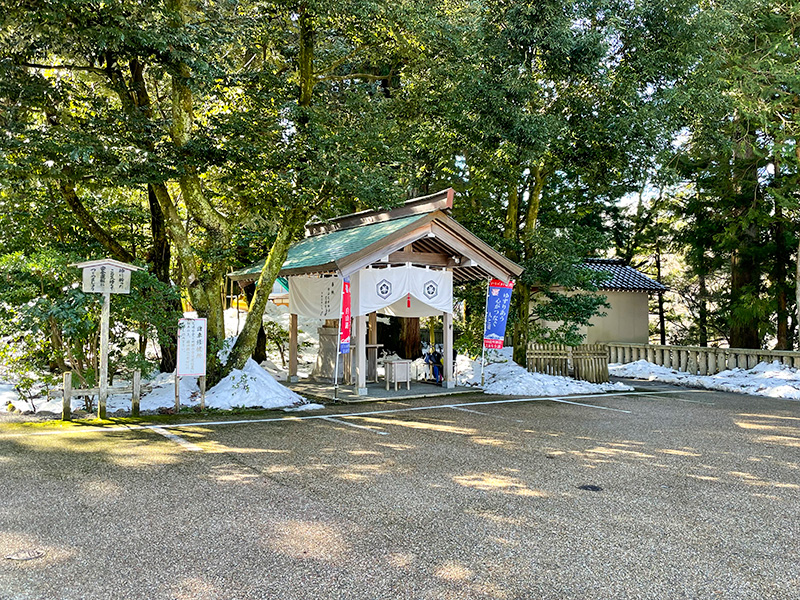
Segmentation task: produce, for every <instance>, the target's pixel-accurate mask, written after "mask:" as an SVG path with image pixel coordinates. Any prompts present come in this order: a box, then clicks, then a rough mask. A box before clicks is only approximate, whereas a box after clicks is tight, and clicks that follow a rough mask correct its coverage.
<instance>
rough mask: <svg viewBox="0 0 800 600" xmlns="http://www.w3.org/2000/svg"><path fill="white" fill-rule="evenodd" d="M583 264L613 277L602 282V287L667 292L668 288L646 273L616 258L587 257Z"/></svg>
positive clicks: (617, 289)
mask: <svg viewBox="0 0 800 600" xmlns="http://www.w3.org/2000/svg"><path fill="white" fill-rule="evenodd" d="M583 264H585V265H586V266H587V267H589V268H590V269H592V270H593V271H598V272H600V273H609V274H610V275H611V278H610V279H608V280H606V281H604V282H603V283H602V284H600V289H602V290H609V291H623V292H665V291H667V288H666V287H665V286H663V285H661V284H660V283H658V282H657V281H653V280H652V279H650V278H649V277H648V276H647V275H645V274H644V273H642V272H640V271H637V270H636V269H634V268H633V267H629V266H627V265H626V264H625V263H624V262H623V261H621V260H619V259H616V258H585V259H584V260H583Z"/></svg>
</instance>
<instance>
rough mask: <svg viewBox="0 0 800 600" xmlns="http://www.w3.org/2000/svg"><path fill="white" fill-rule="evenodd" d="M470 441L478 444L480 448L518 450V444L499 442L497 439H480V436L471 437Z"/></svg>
mask: <svg viewBox="0 0 800 600" xmlns="http://www.w3.org/2000/svg"><path fill="white" fill-rule="evenodd" d="M470 439H471V440H472V441H473V442H475V443H476V444H479V445H481V446H494V447H498V448H507V449H509V450H514V449H517V448H519V444H517V443H516V442H512V441H509V440H501V439H498V438H492V437H482V436H474V437H471V438H470Z"/></svg>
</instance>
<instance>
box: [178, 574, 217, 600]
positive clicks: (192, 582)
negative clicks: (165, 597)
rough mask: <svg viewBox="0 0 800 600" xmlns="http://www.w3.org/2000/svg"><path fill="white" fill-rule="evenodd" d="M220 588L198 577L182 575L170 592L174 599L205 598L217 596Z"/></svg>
mask: <svg viewBox="0 0 800 600" xmlns="http://www.w3.org/2000/svg"><path fill="white" fill-rule="evenodd" d="M221 592H222V590H220V589H219V588H217V587H216V586H215V585H213V584H212V583H210V582H208V581H206V580H204V579H201V578H199V577H184V578H183V579H181V580H180V581H179V582H178V583H177V584H176V585H175V586H174V587H173V589H172V591H171V592H170V597H171V598H174V599H175V600H206V599H209V600H210V599H211V598H219V597H220V596H221V595H222V594H221Z"/></svg>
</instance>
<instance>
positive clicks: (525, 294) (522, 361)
mask: <svg viewBox="0 0 800 600" xmlns="http://www.w3.org/2000/svg"><path fill="white" fill-rule="evenodd" d="M546 178H547V171H546V169H545V167H544V166H543V165H535V166H533V167H531V175H530V183H529V187H528V208H527V211H526V213H525V226H524V229H523V237H522V247H523V254H524V258H525V259H526V260H530V259H531V258H532V256H531V254H532V251H533V250H532V246H531V241H530V240H531V236H532V235H533V233H534V231H535V230H536V223H537V221H538V219H539V206H540V204H541V200H542V190H543V189H544V184H545V180H546ZM516 288H517V289H516V294H515V295H516V302H515V303H512V304H513V305H514V307H515V309H516V313H517V318H516V320H515V321H514V333H513V336H512V342H513V344H514V362H515V363H517V364H518V365H521V366H523V367H524V366H526V365H527V363H528V356H527V355H528V330H529V320H530V313H531V289H530V287H529V286H527V285H525V284H520V285H519V286H516Z"/></svg>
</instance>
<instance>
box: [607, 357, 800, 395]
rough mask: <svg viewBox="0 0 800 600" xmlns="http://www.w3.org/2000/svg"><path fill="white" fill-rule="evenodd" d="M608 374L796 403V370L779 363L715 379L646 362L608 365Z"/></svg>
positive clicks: (799, 381) (799, 386)
mask: <svg viewBox="0 0 800 600" xmlns="http://www.w3.org/2000/svg"><path fill="white" fill-rule="evenodd" d="M608 370H609V372H610V373H611V374H612V375H615V376H616V377H632V378H635V379H646V380H649V381H662V382H664V383H674V384H677V385H685V386H690V387H699V388H704V389H707V390H719V391H723V392H735V393H737V394H752V395H754V396H767V397H770V398H786V399H789V400H800V370H798V369H795V368H793V367H788V366H786V365H784V364H781V363H779V362H777V361H776V362H773V363H771V364H770V363H759V364H757V365H756V366H755V367H753V368H752V369H730V370H728V371H722V372H720V373H717V374H716V375H692V374H690V373H684V372H682V371H676V370H674V369H669V368H667V367H661V366H659V365H654V364H653V363H649V362H647V361H646V360H637V361H636V362H632V363H627V364H611V365H608Z"/></svg>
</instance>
